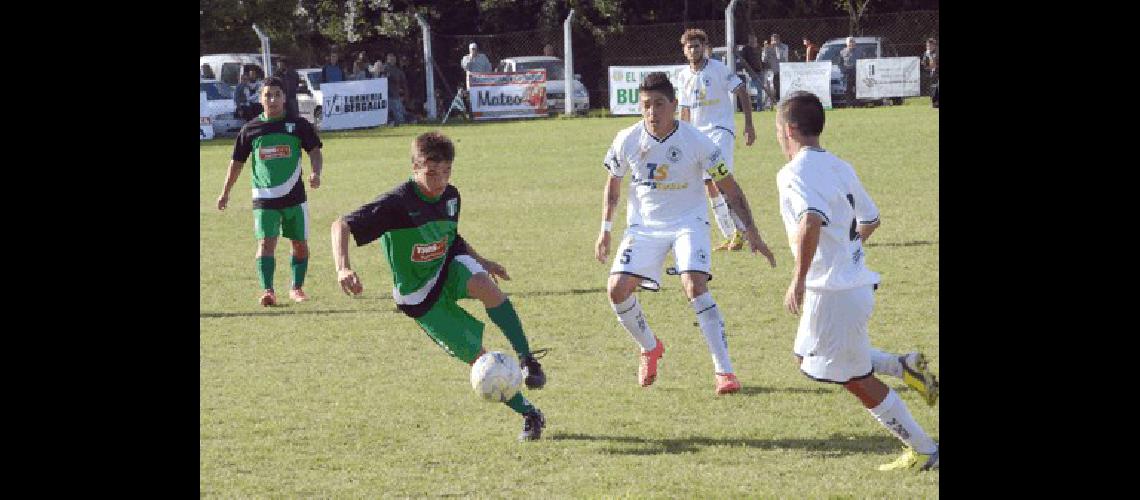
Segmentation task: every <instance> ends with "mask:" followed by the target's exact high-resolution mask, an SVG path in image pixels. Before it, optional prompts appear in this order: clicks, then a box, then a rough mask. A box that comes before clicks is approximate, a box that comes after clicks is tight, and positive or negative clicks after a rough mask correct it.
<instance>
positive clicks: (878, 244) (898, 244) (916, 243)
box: [867, 240, 935, 247]
mask: <svg viewBox="0 0 1140 500" xmlns="http://www.w3.org/2000/svg"><path fill="white" fill-rule="evenodd" d="M934 243H935V242H933V241H926V240H918V241H891V242H887V243H883V242H878V241H876V242H871V243H867V246H869V247H919V246H926V245H933V244H934Z"/></svg>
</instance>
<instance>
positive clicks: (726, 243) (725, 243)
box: [713, 232, 736, 252]
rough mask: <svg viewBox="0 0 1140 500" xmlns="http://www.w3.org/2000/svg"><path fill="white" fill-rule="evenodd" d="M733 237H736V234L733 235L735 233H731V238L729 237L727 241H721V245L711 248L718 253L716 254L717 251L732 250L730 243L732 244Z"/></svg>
mask: <svg viewBox="0 0 1140 500" xmlns="http://www.w3.org/2000/svg"><path fill="white" fill-rule="evenodd" d="M735 236H736V233H735V232H734V233H732V236H731V237H729V238H728V239H726V240H724V241H723V242H722V243H721V244H719V245H717V246H716V248H713V251H718V252H719V251H721V250H729V249H731V248H732V242H733V238H734V237H735Z"/></svg>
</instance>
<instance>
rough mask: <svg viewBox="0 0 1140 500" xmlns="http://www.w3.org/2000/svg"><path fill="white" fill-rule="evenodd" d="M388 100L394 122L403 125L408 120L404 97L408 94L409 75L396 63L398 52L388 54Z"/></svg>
mask: <svg viewBox="0 0 1140 500" xmlns="http://www.w3.org/2000/svg"><path fill="white" fill-rule="evenodd" d="M384 67H385V68H386V69H387V70H388V102H389V103H390V104H391V108H390V109H391V110H392V124H393V125H401V124H404V123H406V122H407V118H405V116H404V99H405V98H406V96H407V95H408V77H407V75H405V74H404V70H403V69H400V65H399V64H397V63H396V54H392V53H389V54H388V64H386V65H384Z"/></svg>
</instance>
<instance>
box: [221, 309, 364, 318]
mask: <svg viewBox="0 0 1140 500" xmlns="http://www.w3.org/2000/svg"><path fill="white" fill-rule="evenodd" d="M359 312H376V311H356V310H351V309H342V310H337V309H325V310H317V311H308V310H304V311H291V310H289V309H285V308H282V307H275V308H273V309H269V310H266V311H241V312H199V313H198V317H199V318H243V317H254V316H293V315H298V316H300V315H305V314H308V315H316V314H350V313H359ZM381 312H382V311H381Z"/></svg>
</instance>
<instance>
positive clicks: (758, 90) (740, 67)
mask: <svg viewBox="0 0 1140 500" xmlns="http://www.w3.org/2000/svg"><path fill="white" fill-rule="evenodd" d="M743 48H744V46H743V45H737V46H736V58H735V59H736V74H737V75H738V76H740V79H741V80H743V81H744V84H745V85H746V87H745V88H747V89H748V97H749V99H750V100H751V101H752V110H753V111H760V110H761V109H763V108H762V107H763V105H764V100H763V97H764V90H763V88H762V87H763V86H762V85H758V84H759V83H760V82H758V81H756V79H754V78H752V76H750V75H749V74H748V72H747V71H745V70H744V62H743V61H744V58H743V57H741V55H740V51H741V50H742V49H743ZM727 56H728V47H713V49H712V58H713V59H716V60H718V61H720V62H722V63H724V64H725V65H727V64H728V57H727ZM768 79H769V81H768V84H769V85H771V83H772V82H771V77H770V76H768ZM736 110H737V111H743V110H742V109H740V103H739V102H737V103H736Z"/></svg>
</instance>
